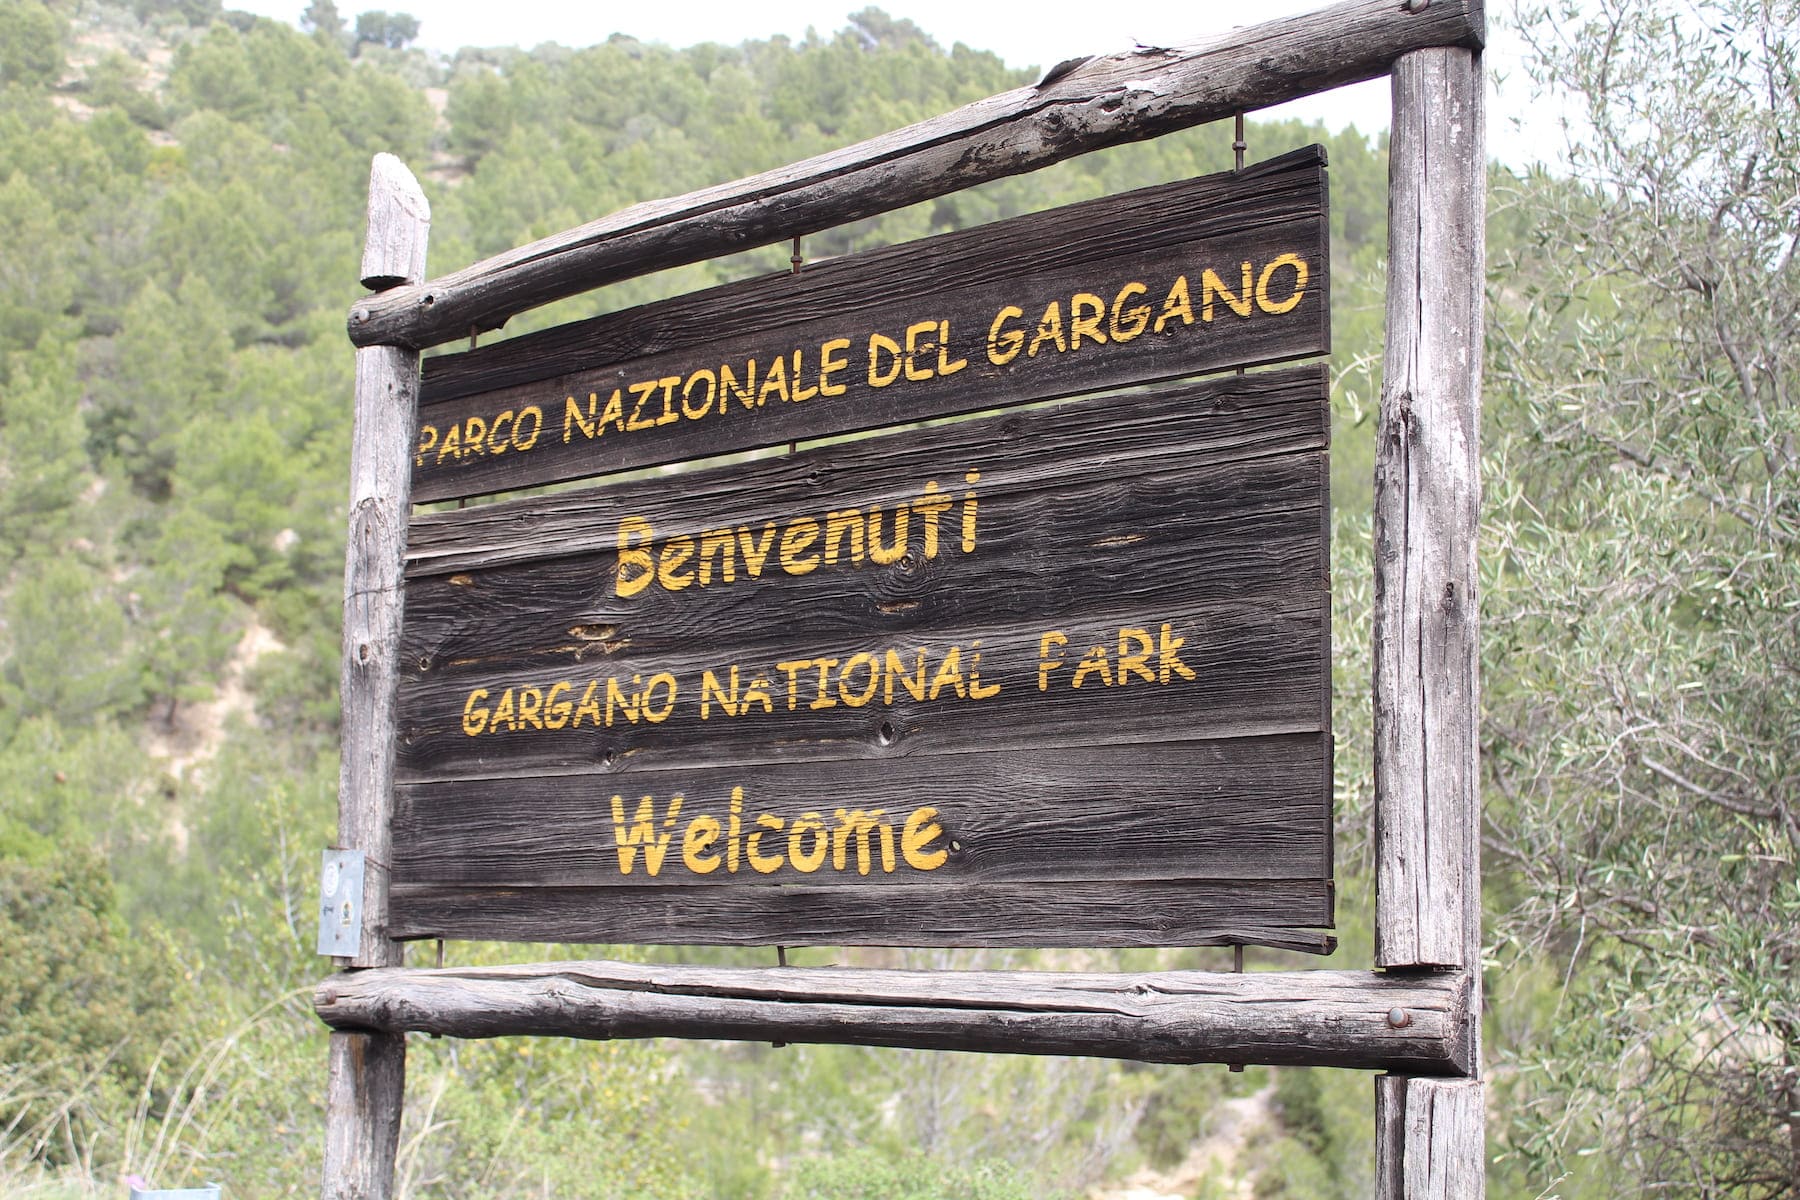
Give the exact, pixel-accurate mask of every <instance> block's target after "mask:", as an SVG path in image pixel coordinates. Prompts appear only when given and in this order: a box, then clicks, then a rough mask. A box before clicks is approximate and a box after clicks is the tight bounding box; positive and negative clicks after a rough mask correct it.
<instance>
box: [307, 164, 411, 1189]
mask: <svg viewBox="0 0 1800 1200" xmlns="http://www.w3.org/2000/svg"><path fill="white" fill-rule="evenodd" d="M430 227H431V207H430V205H429V204H427V203H426V200H425V195H424V193H423V192H421V191H420V190H419V184H418V181H417V180H416V179H414V178H413V175H412V172H411V171H409V170H407V169H406V166H405V165H404V164H403V163H401V161H400V160H399V159H397V158H395V157H394V156H393V155H391V154H378V155H376V156H375V161H374V163H373V164H372V166H371V167H370V171H369V233H368V240H367V241H366V242H365V243H364V248H363V264H362V282H363V285H364V286H365V287H368V288H371V289H373V290H377V291H379V290H382V289H385V288H391V287H396V286H399V285H401V284H407V283H418V282H420V281H421V280H423V279H424V278H425V244H426V237H427V234H428V233H429V231H430ZM418 402H419V355H418V352H417V351H415V350H405V349H401V348H399V347H396V346H365V347H362V348H359V349H358V350H357V352H356V416H355V427H354V433H353V434H352V441H351V450H350V530H349V545H348V549H347V551H346V555H345V565H344V664H343V676H342V695H341V702H342V705H343V730H342V761H341V765H340V768H339V774H338V840H339V843H340V845H342V846H343V848H345V849H347V850H361V851H362V852H363V854H364V856H365V865H364V873H363V898H362V919H361V926H362V927H361V943H360V949H359V950H358V953H357V954H356V955H355V956H354V957H352V958H347V959H342V958H341V959H338V960H337V962H338V965H339V966H340V967H396V966H399V965H401V962H402V961H403V957H404V951H403V947H402V946H401V944H400V943H399V942H396V941H393V940H391V939H390V938H389V937H388V936H387V931H388V920H387V911H388V903H387V896H388V864H389V861H390V858H391V856H390V854H389V846H390V844H391V842H392V834H391V832H390V825H391V820H390V818H391V815H392V812H393V802H394V689H395V685H396V683H397V681H398V678H399V670H398V668H399V652H400V617H401V609H402V603H403V595H402V574H401V572H402V569H403V567H404V565H405V558H406V527H407V520H408V517H409V514H410V509H411V507H412V503H411V498H412V469H411V468H412V463H411V461H410V459H411V455H412V437H413V427H414V423H415V422H416V421H417V418H418V411H417V410H418ZM405 1090H406V1036H405V1034H402V1033H352V1032H333V1033H332V1035H331V1067H330V1079H329V1082H328V1084H327V1090H326V1099H325V1122H326V1125H325V1169H324V1182H323V1188H322V1195H323V1196H324V1200H386V1198H387V1197H388V1196H389V1195H391V1194H392V1192H393V1182H394V1155H395V1152H396V1150H397V1148H398V1145H399V1138H400V1113H401V1107H402V1102H403V1099H404V1094H405Z"/></svg>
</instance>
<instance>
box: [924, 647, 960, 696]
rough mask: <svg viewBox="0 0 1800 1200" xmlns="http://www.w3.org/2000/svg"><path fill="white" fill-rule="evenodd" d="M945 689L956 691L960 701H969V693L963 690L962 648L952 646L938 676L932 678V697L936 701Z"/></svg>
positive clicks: (940, 665)
mask: <svg viewBox="0 0 1800 1200" xmlns="http://www.w3.org/2000/svg"><path fill="white" fill-rule="evenodd" d="M945 688H949V689H951V690H952V691H954V692H955V693H956V695H957V697H958V698H959V699H967V697H968V692H966V691H965V690H964V688H963V675H962V647H960V646H952V647H950V652H949V653H948V654H946V655H944V661H943V662H941V663H939V664H938V669H937V674H936V675H933V676H932V677H931V696H930V698H931V699H933V700H936V699H937V698H938V693H939V692H941V691H943V690H944V689H945Z"/></svg>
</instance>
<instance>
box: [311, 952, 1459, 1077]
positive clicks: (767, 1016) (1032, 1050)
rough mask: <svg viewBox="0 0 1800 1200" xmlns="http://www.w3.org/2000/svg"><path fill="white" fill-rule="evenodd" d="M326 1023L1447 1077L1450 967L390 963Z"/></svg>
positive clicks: (356, 980)
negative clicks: (1068, 969) (1230, 970)
mask: <svg viewBox="0 0 1800 1200" xmlns="http://www.w3.org/2000/svg"><path fill="white" fill-rule="evenodd" d="M313 1006H314V1008H315V1009H316V1010H317V1011H318V1013H319V1016H320V1017H321V1018H323V1019H324V1021H325V1023H326V1024H328V1025H330V1026H332V1027H333V1028H336V1029H369V1030H379V1031H381V1032H386V1033H398V1032H403V1031H414V1032H422V1033H432V1034H439V1035H445V1036H450V1037H465V1038H489V1037H504V1036H515V1035H537V1036H550V1037H577V1038H589V1039H593V1040H596V1041H605V1040H610V1039H613V1038H644V1037H689V1038H730V1039H736V1040H742V1041H778V1042H822V1043H838V1044H846V1045H861V1046H905V1047H912V1048H915V1049H923V1050H974V1051H997V1052H1005V1053H1014V1054H1080V1055H1088V1056H1092V1057H1100V1058H1121V1059H1135V1060H1139V1061H1143V1062H1168V1063H1201V1062H1215V1063H1265V1064H1270V1065H1275V1066H1329V1067H1349V1068H1359V1069H1363V1070H1391V1071H1406V1072H1408V1073H1412V1074H1426V1075H1434V1074H1435V1075H1454V1074H1460V1073H1462V1072H1464V1071H1466V1070H1467V1068H1468V1061H1467V1055H1468V1049H1469V1045H1470V1031H1469V1010H1468V980H1467V977H1466V976H1465V975H1463V974H1461V973H1456V974H1432V975H1419V976H1384V975H1378V974H1373V973H1370V972H1362V971H1285V972H1256V973H1250V974H1244V975H1228V974H1215V973H1209V972H1201V971H1175V972H1162V973H1157V974H1118V975H1109V974H1068V973H1048V972H1023V971H878V970H860V969H838V968H817V967H815V968H803V967H776V968H765V969H755V968H722V967H701V966H659V965H647V964H639V963H617V962H563V963H538V964H534V965H529V966H514V967H472V968H446V969H439V970H421V969H408V968H383V969H378V970H372V971H358V972H355V973H351V974H345V975H339V976H336V977H334V978H331V979H328V980H326V981H325V982H324V983H322V984H320V985H319V987H318V989H317V991H316V992H315V994H314V1000H313Z"/></svg>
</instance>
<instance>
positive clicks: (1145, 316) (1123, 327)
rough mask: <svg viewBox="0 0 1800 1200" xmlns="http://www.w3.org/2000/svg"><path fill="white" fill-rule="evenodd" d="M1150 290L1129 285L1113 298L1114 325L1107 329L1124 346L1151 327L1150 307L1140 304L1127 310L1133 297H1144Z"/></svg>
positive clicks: (1137, 284)
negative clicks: (1126, 305)
mask: <svg viewBox="0 0 1800 1200" xmlns="http://www.w3.org/2000/svg"><path fill="white" fill-rule="evenodd" d="M1148 290H1149V289H1148V288H1146V287H1145V286H1144V285H1143V284H1141V283H1128V284H1126V285H1125V286H1124V287H1122V288H1120V289H1119V294H1118V295H1117V296H1114V297H1113V303H1112V323H1111V324H1110V325H1109V326H1108V327H1107V328H1108V330H1109V331H1110V332H1111V333H1112V340H1113V341H1115V342H1118V343H1119V344H1121V345H1123V344H1124V343H1126V342H1129V341H1131V340H1132V339H1133V338H1136V337H1138V336H1139V335H1140V334H1142V333H1143V332H1144V330H1145V329H1148V328H1149V327H1150V306H1149V305H1148V304H1139V305H1136V306H1135V307H1132V308H1126V307H1125V302H1126V301H1127V300H1130V299H1131V298H1132V297H1133V296H1142V295H1143V294H1144V293H1145V292H1146V291H1148Z"/></svg>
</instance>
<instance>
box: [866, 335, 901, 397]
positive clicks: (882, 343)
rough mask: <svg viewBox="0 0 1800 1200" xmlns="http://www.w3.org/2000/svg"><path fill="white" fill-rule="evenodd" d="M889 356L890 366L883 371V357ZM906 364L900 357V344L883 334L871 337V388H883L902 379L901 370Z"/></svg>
mask: <svg viewBox="0 0 1800 1200" xmlns="http://www.w3.org/2000/svg"><path fill="white" fill-rule="evenodd" d="M883 354H886V355H887V356H888V362H889V366H888V368H887V369H885V370H884V369H883V368H882V365H881V356H882V355H883ZM903 365H904V362H903V360H902V358H901V355H900V343H899V342H896V341H895V340H894V339H893V338H891V337H888V336H887V335H886V334H882V333H871V334H870V335H869V386H870V387H878V388H883V387H886V386H887V385H888V384H890V383H892V382H894V380H896V379H898V378H900V368H901V367H902V366H903Z"/></svg>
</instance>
